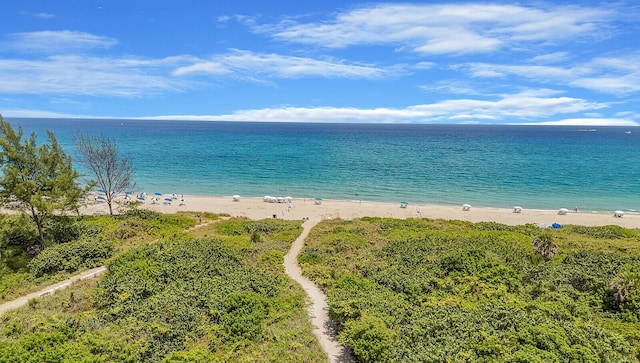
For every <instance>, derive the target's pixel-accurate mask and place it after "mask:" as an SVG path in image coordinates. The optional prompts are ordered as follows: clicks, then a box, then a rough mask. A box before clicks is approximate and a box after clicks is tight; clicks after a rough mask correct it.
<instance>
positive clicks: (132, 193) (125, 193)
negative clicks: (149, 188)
mask: <svg viewBox="0 0 640 363" xmlns="http://www.w3.org/2000/svg"><path fill="white" fill-rule="evenodd" d="M124 194H133V192H128V191H127V192H124Z"/></svg>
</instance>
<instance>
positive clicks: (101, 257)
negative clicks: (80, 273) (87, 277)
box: [29, 237, 113, 277]
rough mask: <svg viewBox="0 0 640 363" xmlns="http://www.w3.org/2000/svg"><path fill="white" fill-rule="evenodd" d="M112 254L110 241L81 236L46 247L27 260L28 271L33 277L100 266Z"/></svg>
mask: <svg viewBox="0 0 640 363" xmlns="http://www.w3.org/2000/svg"><path fill="white" fill-rule="evenodd" d="M112 254H113V244H112V243H111V242H109V241H106V240H104V239H102V238H98V237H93V238H90V237H88V238H83V239H80V240H78V241H74V242H68V243H62V244H58V245H54V246H51V247H48V248H47V249H45V250H44V251H42V252H41V253H40V254H39V255H38V256H36V257H35V258H34V259H33V260H31V262H29V271H30V272H31V274H32V275H33V276H35V277H39V276H42V275H44V274H55V273H58V272H74V271H77V270H79V269H81V268H92V267H96V266H100V265H101V264H103V263H104V261H105V260H106V259H107V258H109V257H111V255H112Z"/></svg>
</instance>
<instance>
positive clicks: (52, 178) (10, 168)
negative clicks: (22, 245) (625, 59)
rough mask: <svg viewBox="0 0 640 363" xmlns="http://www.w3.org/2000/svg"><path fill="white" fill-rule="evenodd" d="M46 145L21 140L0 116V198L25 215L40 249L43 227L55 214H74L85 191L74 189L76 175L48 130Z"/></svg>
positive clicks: (76, 187)
mask: <svg viewBox="0 0 640 363" xmlns="http://www.w3.org/2000/svg"><path fill="white" fill-rule="evenodd" d="M47 135H48V139H49V140H48V141H49V142H48V143H45V144H41V145H38V144H37V143H36V134H35V133H32V134H31V136H30V137H29V138H28V139H25V140H23V138H22V136H23V131H22V127H19V128H18V131H17V132H16V131H15V130H14V129H13V128H12V127H11V125H10V124H9V123H8V122H7V121H5V120H4V119H2V117H1V116H0V148H1V150H0V163H1V165H2V176H1V178H0V198H1V200H2V203H3V204H4V205H8V204H10V205H11V206H13V207H17V208H18V209H21V210H22V211H23V212H26V213H28V215H29V216H30V218H31V220H32V221H33V222H34V223H35V225H36V227H37V229H38V240H39V243H40V247H41V248H42V249H44V248H45V234H44V230H45V226H46V222H47V220H48V219H49V218H50V217H51V216H52V215H53V214H54V212H55V211H59V212H61V213H63V212H65V211H73V210H75V211H77V210H78V207H79V201H80V198H81V197H82V194H83V193H84V192H85V191H84V190H83V189H82V188H81V187H80V186H78V183H77V179H78V178H80V176H81V174H80V173H78V172H77V171H76V170H75V169H74V168H73V165H72V163H71V157H70V156H68V155H67V154H66V153H65V152H64V150H63V149H62V147H61V146H60V144H58V141H57V140H56V138H55V136H54V134H53V133H52V132H51V131H47Z"/></svg>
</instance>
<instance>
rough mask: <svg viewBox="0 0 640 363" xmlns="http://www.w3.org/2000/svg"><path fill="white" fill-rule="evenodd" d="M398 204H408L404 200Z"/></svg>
mask: <svg viewBox="0 0 640 363" xmlns="http://www.w3.org/2000/svg"><path fill="white" fill-rule="evenodd" d="M400 204H409V202H405V201H404V200H403V201H402V202H400Z"/></svg>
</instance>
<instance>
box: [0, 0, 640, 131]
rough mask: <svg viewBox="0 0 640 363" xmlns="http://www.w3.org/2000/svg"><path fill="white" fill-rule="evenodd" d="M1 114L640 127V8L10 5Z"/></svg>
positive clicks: (261, 0) (0, 53) (0, 78)
mask: <svg viewBox="0 0 640 363" xmlns="http://www.w3.org/2000/svg"><path fill="white" fill-rule="evenodd" d="M0 13H1V14H3V19H2V27H0V29H1V30H0V113H1V114H2V115H3V116H4V117H5V118H11V117H80V118H83V117H107V118H153V119H195V120H232V121H234V120H237V121H312V122H385V123H407V122H411V123H456V124H458V123H490V124H503V123H518V124H531V123H536V124H538V123H543V124H544V123H554V124H580V125H594V126H595V125H625V126H633V125H639V124H640V102H639V100H640V21H639V20H638V19H640V5H636V1H631V0H628V1H625V0H623V1H619V2H593V1H575V2H562V3H560V4H557V3H551V2H542V1H534V2H520V3H515V2H513V3H511V2H460V1H455V2H454V1H452V2H432V1H421V2H380V3H376V2H370V1H366V2H365V1H362V2H360V1H335V0H328V1H327V0H324V1H289V0H287V1H278V0H271V1H265V0H254V1H248V0H235V1H224V2H223V1H190V0H183V1H180V2H178V1H158V0H156V1H146V0H136V1H130V0H127V1H125V0H102V1H92V0H65V1H51V0H46V1H45V0H33V1H31V0H30V1H3V2H2V3H1V4H0Z"/></svg>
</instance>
